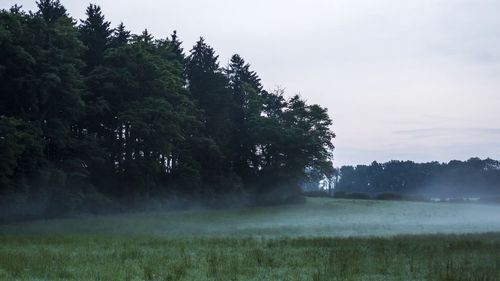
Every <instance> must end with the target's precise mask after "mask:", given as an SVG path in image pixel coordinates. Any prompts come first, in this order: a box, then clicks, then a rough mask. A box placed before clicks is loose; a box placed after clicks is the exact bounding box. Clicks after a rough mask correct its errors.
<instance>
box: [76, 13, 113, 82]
mask: <svg viewBox="0 0 500 281" xmlns="http://www.w3.org/2000/svg"><path fill="white" fill-rule="evenodd" d="M86 15H87V18H86V19H85V20H82V21H81V25H80V27H79V30H80V38H81V40H82V42H83V44H85V46H86V47H87V51H86V53H85V56H84V61H85V63H86V64H87V67H86V72H90V71H91V70H92V69H94V68H95V67H96V66H98V65H100V64H101V63H102V60H103V58H104V52H105V51H106V49H107V48H108V47H109V46H110V41H111V34H112V33H113V31H112V30H111V29H110V28H109V26H110V22H108V21H106V20H105V19H104V15H103V14H102V11H101V7H99V6H97V5H92V4H90V5H89V6H88V7H87V11H86Z"/></svg>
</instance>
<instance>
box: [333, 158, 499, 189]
mask: <svg viewBox="0 0 500 281" xmlns="http://www.w3.org/2000/svg"><path fill="white" fill-rule="evenodd" d="M336 176H337V183H336V185H335V191H336V192H342V193H362V194H367V195H370V196H372V197H373V196H377V195H380V194H383V193H393V194H400V195H420V196H425V197H439V198H463V197H497V196H500V162H499V161H497V160H492V159H484V160H481V159H479V158H471V159H469V160H467V161H458V160H454V161H450V162H448V163H439V162H429V163H415V162H412V161H390V162H387V163H378V162H373V163H372V164H370V165H357V166H343V167H341V168H340V169H339V170H338V174H337V175H336Z"/></svg>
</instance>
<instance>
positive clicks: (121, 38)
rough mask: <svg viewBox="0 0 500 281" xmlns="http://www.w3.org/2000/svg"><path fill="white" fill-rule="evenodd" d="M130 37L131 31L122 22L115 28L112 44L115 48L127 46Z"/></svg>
mask: <svg viewBox="0 0 500 281" xmlns="http://www.w3.org/2000/svg"><path fill="white" fill-rule="evenodd" d="M130 37H131V35H130V31H128V30H127V29H126V28H125V25H124V24H123V22H122V23H120V25H118V27H117V28H116V29H115V30H114V33H113V37H112V38H111V46H112V47H113V48H118V47H122V46H125V45H127V44H128V42H129V40H130Z"/></svg>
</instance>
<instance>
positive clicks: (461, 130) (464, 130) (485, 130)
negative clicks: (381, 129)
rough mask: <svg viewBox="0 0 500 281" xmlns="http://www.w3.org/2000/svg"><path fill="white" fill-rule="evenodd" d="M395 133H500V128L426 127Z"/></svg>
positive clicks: (429, 134) (412, 135)
mask: <svg viewBox="0 0 500 281" xmlns="http://www.w3.org/2000/svg"><path fill="white" fill-rule="evenodd" d="M393 133H394V134H397V135H405V136H411V137H435V136H443V135H464V136H471V135H500V128H424V129H412V130H396V131H394V132H393Z"/></svg>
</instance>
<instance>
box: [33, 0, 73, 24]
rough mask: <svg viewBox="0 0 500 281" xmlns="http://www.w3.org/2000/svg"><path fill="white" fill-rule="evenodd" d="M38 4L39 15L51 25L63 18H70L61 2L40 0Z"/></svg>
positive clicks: (57, 0)
mask: <svg viewBox="0 0 500 281" xmlns="http://www.w3.org/2000/svg"><path fill="white" fill-rule="evenodd" d="M36 4H37V6H38V12H37V14H38V15H40V16H42V18H43V19H44V20H45V22H47V23H48V24H49V25H50V24H53V23H54V22H55V21H56V20H58V19H59V18H61V17H64V16H68V15H67V13H66V8H64V6H63V5H62V4H61V2H60V1H59V0H40V1H38V2H37V3H36Z"/></svg>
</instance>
